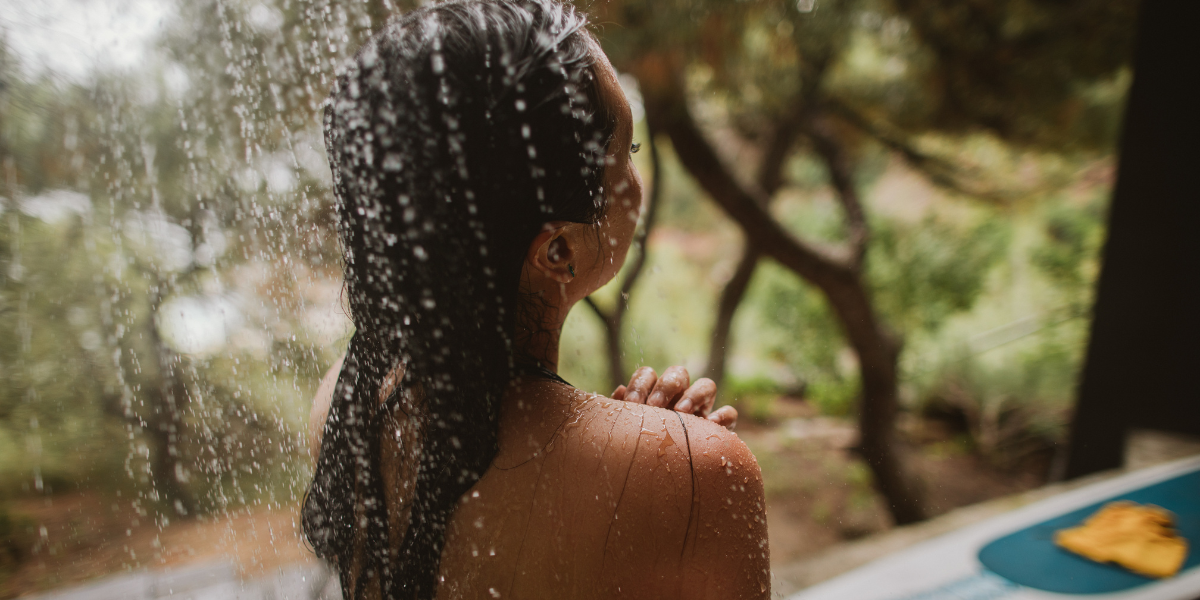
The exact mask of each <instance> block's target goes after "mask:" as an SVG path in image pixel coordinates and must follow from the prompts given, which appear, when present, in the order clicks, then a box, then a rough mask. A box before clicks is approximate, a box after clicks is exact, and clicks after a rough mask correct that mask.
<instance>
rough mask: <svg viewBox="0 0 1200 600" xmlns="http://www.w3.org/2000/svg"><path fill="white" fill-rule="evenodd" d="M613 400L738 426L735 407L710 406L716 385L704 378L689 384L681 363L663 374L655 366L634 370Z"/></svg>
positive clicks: (613, 394)
mask: <svg viewBox="0 0 1200 600" xmlns="http://www.w3.org/2000/svg"><path fill="white" fill-rule="evenodd" d="M689 384H690V385H689ZM612 399H613V400H623V401H625V402H637V403H638V404H649V405H650V406H657V407H659V408H666V409H673V410H676V411H679V412H682V413H689V414H694V415H696V416H698V417H703V418H706V419H708V420H710V421H712V422H714V423H717V424H719V425H721V426H722V427H725V428H727V429H730V430H732V429H733V428H734V427H736V426H737V417H738V414H737V409H736V408H734V407H732V406H722V407H721V408H719V409H718V410H716V411H713V409H712V408H713V403H714V402H716V400H717V384H715V383H713V380H711V379H709V378H707V377H701V378H700V379H697V380H696V383H691V378H690V377H689V376H688V372H687V369H685V368H683V367H680V366H674V367H671V368H669V369H667V370H666V371H663V374H662V377H659V376H658V374H657V373H655V372H654V369H651V368H650V367H642V368H640V369H638V370H637V371H634V373H633V377H631V378H629V385H622V386H620V387H618V388H617V389H616V390H615V391H614V392H613V393H612Z"/></svg>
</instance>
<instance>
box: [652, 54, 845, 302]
mask: <svg viewBox="0 0 1200 600" xmlns="http://www.w3.org/2000/svg"><path fill="white" fill-rule="evenodd" d="M640 80H641V82H642V89H643V95H644V98H645V100H646V102H645V106H646V118H647V119H648V120H649V122H651V123H654V125H655V127H656V128H657V129H659V130H661V131H663V132H664V133H666V134H667V135H668V136H669V137H670V138H671V142H672V144H673V145H674V148H675V153H676V155H678V156H679V160H680V162H682V163H683V164H684V166H685V167H686V168H687V170H688V172H690V173H691V174H692V175H693V177H695V178H696V181H697V183H699V184H700V187H701V188H703V189H704V190H705V191H706V192H708V194H709V196H710V197H712V198H713V200H715V201H716V202H717V204H718V205H719V206H720V207H721V208H722V210H724V211H725V213H726V214H728V215H729V216H730V217H731V218H732V219H733V220H734V221H736V222H737V223H738V224H739V225H741V226H742V228H743V229H744V230H745V231H746V232H749V233H750V234H751V235H753V236H754V237H755V238H756V243H757V244H758V246H759V247H760V248H761V249H762V251H763V253H764V254H767V255H769V256H771V257H772V258H774V259H776V260H778V261H779V262H780V263H783V264H784V265H785V266H787V267H788V268H790V269H792V270H794V271H796V272H797V273H799V274H801V275H802V276H804V277H806V278H811V279H823V280H832V279H838V280H845V279H847V278H852V277H853V273H852V269H851V265H850V264H849V263H848V262H847V261H844V260H839V259H838V258H837V257H836V256H835V255H834V253H832V252H829V251H826V250H823V249H819V248H817V247H815V246H812V245H810V244H808V243H806V242H804V241H802V240H799V239H797V238H796V237H794V236H793V235H792V234H790V233H789V232H788V231H787V230H785V229H784V228H783V227H782V226H781V225H780V224H779V223H778V222H777V221H775V219H774V217H772V216H771V214H770V213H769V212H767V209H766V206H767V200H768V198H767V196H766V194H765V193H764V192H763V191H762V190H760V189H758V188H757V187H755V188H749V187H746V186H743V185H742V184H741V183H740V182H738V181H737V180H736V178H734V176H733V174H732V172H731V171H730V170H729V168H728V167H727V166H726V165H725V164H724V163H723V162H722V160H721V158H720V157H718V156H717V154H716V152H715V150H714V149H713V147H712V145H711V144H710V143H709V142H708V140H707V139H705V137H704V135H703V134H702V133H701V132H700V130H699V128H698V127H697V125H696V122H695V120H694V119H693V118H692V115H691V113H690V111H689V110H688V108H687V104H686V102H685V101H684V99H683V97H682V96H681V95H680V92H681V91H682V83H678V84H675V85H671V84H665V85H664V83H665V80H664V79H657V78H654V77H647V76H644V75H643V76H642V77H640Z"/></svg>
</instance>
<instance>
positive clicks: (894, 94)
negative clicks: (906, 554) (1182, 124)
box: [601, 0, 1136, 523]
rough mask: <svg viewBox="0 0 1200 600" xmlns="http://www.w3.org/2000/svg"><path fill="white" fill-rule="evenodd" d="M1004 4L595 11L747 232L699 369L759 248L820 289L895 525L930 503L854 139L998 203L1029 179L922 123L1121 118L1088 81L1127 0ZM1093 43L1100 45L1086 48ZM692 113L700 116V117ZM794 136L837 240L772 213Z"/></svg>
mask: <svg viewBox="0 0 1200 600" xmlns="http://www.w3.org/2000/svg"><path fill="white" fill-rule="evenodd" d="M818 4H819V5H818ZM1001 4H1002V5H1003V6H997V7H991V6H990V5H989V6H988V7H982V5H980V6H975V5H963V4H961V3H955V2H950V1H946V2H939V1H936V0H932V1H928V2H921V1H916V0H914V1H908V2H905V1H897V2H895V3H894V4H892V3H887V2H869V1H860V2H840V3H813V2H800V3H798V4H796V5H794V6H792V5H787V4H785V5H779V4H776V3H767V2H741V3H736V4H729V3H715V2H713V3H710V2H689V3H683V2H675V3H661V2H658V3H654V5H653V7H651V6H650V5H649V4H644V3H640V2H633V1H626V2H614V3H610V4H606V5H605V6H604V7H603V13H602V14H603V17H602V19H601V20H602V21H605V20H612V21H616V22H618V23H620V24H621V25H622V26H623V27H622V28H620V29H617V28H613V29H612V30H611V31H612V34H611V35H609V36H607V37H606V43H607V44H608V46H607V47H608V48H609V50H610V54H611V55H613V56H614V57H615V61H616V64H618V66H619V68H621V69H623V70H627V71H630V72H632V73H634V74H635V75H636V76H637V78H638V80H639V83H640V85H641V89H642V94H643V96H644V98H645V105H646V113H647V119H648V122H649V123H650V125H651V126H652V128H653V129H654V130H656V131H659V132H661V133H662V134H663V135H665V136H667V137H668V138H669V139H670V140H671V142H672V145H673V147H674V148H675V151H676V154H677V155H678V156H679V159H680V161H681V162H682V163H683V165H684V167H685V168H686V169H687V170H688V171H689V172H690V173H691V175H692V177H693V178H694V179H695V180H696V181H697V182H698V183H699V184H700V186H701V187H702V188H703V189H704V190H705V192H707V194H708V195H709V196H710V197H711V198H712V200H713V201H714V202H716V203H717V204H718V205H719V206H720V207H721V208H722V209H723V210H724V211H725V213H726V214H727V215H729V217H730V218H731V219H733V220H734V221H735V222H736V223H737V224H738V225H739V226H740V227H741V228H742V230H743V232H744V234H745V240H746V242H745V245H744V248H743V258H742V260H741V262H740V264H739V266H738V269H737V270H736V271H735V273H734V276H733V277H732V279H731V280H730V282H729V283H728V284H727V286H726V288H725V290H724V291H723V293H722V295H721V301H720V305H719V309H718V315H717V321H716V326H715V327H714V334H713V346H712V350H711V352H710V362H709V373H708V374H709V376H710V377H713V378H714V379H720V378H721V376H722V373H723V371H724V355H725V348H726V347H727V345H728V336H729V324H730V321H731V319H732V315H733V313H734V312H735V311H736V308H737V305H738V304H739V303H740V301H741V298H742V296H743V294H744V291H745V289H746V286H747V285H748V282H749V281H750V279H751V277H752V275H753V272H754V269H755V266H756V265H757V264H758V262H759V259H760V258H761V257H770V258H772V259H774V260H776V261H778V262H779V263H780V264H781V265H783V266H784V267H786V268H787V269H789V270H791V271H793V272H795V273H796V274H798V275H799V276H801V277H803V278H804V279H805V280H806V281H808V282H810V283H811V284H813V285H814V286H816V287H817V288H819V289H820V290H821V291H822V292H823V294H824V295H825V297H826V299H827V300H828V302H829V304H830V306H831V308H832V309H833V312H834V313H835V314H836V315H837V317H838V320H839V322H840V324H841V327H842V330H843V333H844V334H845V336H846V339H847V342H848V344H849V346H850V347H851V348H852V349H853V351H854V353H855V355H856V356H857V358H858V365H859V373H860V381H861V388H860V389H861V404H860V409H859V428H860V434H861V438H860V443H859V450H860V452H861V454H862V456H863V458H864V459H865V460H866V462H867V464H868V465H869V466H870V467H871V469H872V472H873V473H874V476H875V484H876V486H877V488H878V489H879V491H880V493H881V494H882V495H883V496H884V497H885V498H886V500H887V503H888V504H889V507H890V509H891V512H892V515H893V518H894V520H895V521H896V522H897V523H909V522H913V521H917V520H920V519H922V518H924V517H925V516H926V515H927V510H926V508H925V506H924V502H923V500H922V494H921V491H920V485H919V483H918V482H917V481H916V479H915V478H914V477H913V476H912V475H911V474H910V473H908V472H907V470H906V468H905V466H904V464H905V463H904V461H903V459H902V458H901V456H900V455H899V454H898V452H897V448H898V444H897V440H896V437H895V432H894V420H895V415H896V412H897V410H898V399H897V384H896V382H897V359H898V356H899V353H900V350H901V346H902V342H901V336H900V335H899V333H898V332H896V331H895V330H894V329H893V328H892V327H890V326H889V325H888V324H887V322H886V321H885V319H884V318H883V316H882V315H881V314H880V312H879V310H878V309H877V308H876V304H875V301H874V299H873V298H872V293H871V285H870V283H869V281H868V280H867V279H866V277H867V270H866V268H865V264H864V261H865V258H866V256H867V249H868V248H869V246H870V243H871V229H870V226H869V219H868V218H867V215H866V214H865V210H864V207H863V203H862V201H861V198H860V197H861V192H860V191H859V184H858V182H857V181H856V177H855V168H854V154H855V150H856V148H857V147H858V146H859V145H860V144H861V143H862V141H863V140H864V138H866V139H874V140H875V141H876V142H878V143H881V144H882V145H884V146H885V147H887V148H889V149H892V150H893V151H896V152H897V153H898V154H900V155H901V156H902V157H903V158H905V159H906V160H907V161H908V162H909V164H910V165H911V166H913V167H914V168H916V169H917V170H919V171H921V172H923V173H925V174H926V175H927V176H928V177H929V179H930V180H931V181H932V182H934V183H935V184H938V185H941V186H943V187H948V188H950V189H952V190H954V191H956V192H959V193H963V192H965V193H967V194H969V195H973V196H975V197H980V198H984V199H990V200H997V199H1005V198H1009V197H1012V196H1016V195H1019V194H1021V192H1022V191H1023V190H1020V189H1015V190H1014V189H1011V188H1009V189H1003V188H1001V189H999V190H997V189H995V188H996V186H989V185H987V182H986V181H982V182H981V181H980V179H981V177H980V175H981V173H980V171H979V169H978V168H977V167H978V165H973V164H970V163H966V162H964V161H961V160H956V159H954V158H953V157H949V156H942V155H938V154H937V153H936V152H931V151H930V150H928V149H926V148H923V147H922V145H921V137H920V136H921V135H922V134H926V133H938V134H943V135H947V134H948V135H966V134H972V133H976V132H980V131H986V132H987V133H988V134H989V135H992V136H996V137H999V138H1001V139H1003V140H1005V141H1006V142H1007V143H1010V144H1013V145H1014V146H1015V147H1039V148H1058V149H1062V148H1067V149H1070V148H1079V147H1083V148H1087V147H1095V146H1096V145H1102V144H1104V143H1107V142H1110V141H1111V139H1112V136H1111V131H1113V130H1114V129H1115V128H1113V127H1109V128H1108V129H1103V128H1097V127H1095V124H1096V123H1098V122H1100V123H1112V122H1115V119H1114V117H1113V115H1114V113H1115V112H1116V111H1115V110H1114V108H1119V104H1120V102H1119V99H1118V100H1117V101H1115V102H1114V101H1112V98H1111V97H1107V96H1105V95H1104V94H1103V93H1097V90H1101V89H1104V87H1105V86H1111V85H1113V83H1112V82H1113V81H1114V80H1118V79H1119V76H1120V72H1121V69H1122V68H1123V66H1124V65H1125V61H1126V60H1127V57H1128V47H1129V36H1130V33H1131V32H1130V30H1129V28H1128V21H1127V20H1126V19H1127V18H1128V16H1129V14H1130V12H1131V11H1132V10H1134V7H1135V6H1136V5H1135V3H1133V2H1125V3H1116V4H1114V3H1100V2H1091V1H1080V2H1075V3H1068V4H1064V3H1057V2H1054V3H1052V2H1038V3H1028V2H1020V3H1018V2H1015V1H1014V2H1006V3H1001ZM814 8H815V9H814ZM1097 43H1103V44H1105V48H1106V51H1105V52H1100V53H1089V52H1087V51H1086V50H1085V48H1088V47H1089V44H1097ZM864 54H866V55H868V56H867V59H864V57H863V55H864ZM872 54H873V55H874V56H870V55H872ZM871 58H873V59H874V60H868V59H871ZM889 61H892V62H890V63H889ZM897 61H898V62H897ZM864 64H865V65H866V66H865V67H864V66H863V65H864ZM897 72H898V73H902V74H904V76H903V77H898V76H896V73H897ZM1014 99H1018V100H1014ZM698 110H703V111H704V114H705V115H706V116H707V118H706V119H698V118H697V116H696V114H697V111H698ZM714 115H719V116H716V117H715V118H714ZM706 129H707V131H706ZM1081 131H1086V133H1087V135H1080V132H1081ZM717 140H721V141H724V142H729V141H733V142H734V143H738V144H743V145H748V146H751V147H754V148H756V149H757V155H758V156H759V160H758V167H757V172H756V173H754V174H753V175H750V174H748V173H746V171H747V169H745V168H739V165H737V164H735V163H732V162H731V161H730V160H728V159H727V158H726V157H724V156H722V153H721V152H720V151H719V150H718V147H719V146H720V145H722V143H721V141H717ZM798 142H802V143H798ZM797 150H799V151H802V152H810V153H812V154H813V155H815V156H816V157H817V158H818V159H819V160H820V161H821V163H822V164H823V165H824V167H825V170H826V173H827V176H828V180H829V185H830V186H831V187H832V188H833V190H834V193H835V197H836V198H837V200H838V201H839V203H840V205H841V207H842V212H843V215H844V227H843V235H842V239H841V242H840V244H837V245H836V246H833V247H831V246H830V245H829V244H828V243H823V242H822V241H814V240H804V239H800V238H797V237H796V236H795V235H793V234H792V233H791V232H789V231H788V230H786V229H785V228H784V227H783V226H782V225H781V224H780V223H779V222H778V221H777V220H776V219H775V218H774V217H773V216H772V214H771V212H770V209H769V205H770V200H771V198H772V196H773V195H774V194H775V193H776V192H777V190H778V189H779V188H780V187H781V186H782V185H785V184H786V181H785V172H786V171H785V169H784V167H785V166H786V164H787V161H788V159H789V157H790V156H792V155H793V154H794V153H795V152H796V151H797Z"/></svg>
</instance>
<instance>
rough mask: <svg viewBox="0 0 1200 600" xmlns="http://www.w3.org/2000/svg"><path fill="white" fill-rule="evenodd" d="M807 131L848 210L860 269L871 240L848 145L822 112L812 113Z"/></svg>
mask: <svg viewBox="0 0 1200 600" xmlns="http://www.w3.org/2000/svg"><path fill="white" fill-rule="evenodd" d="M804 130H805V133H807V134H808V138H809V139H810V140H812V142H813V147H814V148H815V149H816V151H817V154H818V155H820V156H821V159H822V160H824V161H825V167H826V169H827V170H828V171H829V182H830V184H831V185H832V186H833V189H834V191H835V192H836V196H837V199H838V202H840V203H841V205H842V210H843V211H844V212H845V213H846V227H847V233H848V235H847V238H848V239H847V242H848V244H849V246H850V263H851V265H853V268H854V269H855V270H857V269H858V268H859V267H861V266H862V261H863V256H864V255H865V254H866V252H867V243H868V242H869V241H870V235H871V233H870V230H869V229H868V228H867V217H866V214H865V213H864V212H863V207H862V200H861V199H860V198H859V197H858V186H856V185H854V171H853V169H852V167H851V166H850V159H849V157H847V156H846V150H845V147H844V146H843V145H842V142H841V140H839V139H838V138H837V133H836V132H834V131H833V127H832V124H831V123H830V122H829V119H828V117H826V116H825V115H824V114H822V113H820V112H809V114H808V118H807V119H806V120H805V123H804Z"/></svg>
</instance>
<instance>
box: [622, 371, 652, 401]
mask: <svg viewBox="0 0 1200 600" xmlns="http://www.w3.org/2000/svg"><path fill="white" fill-rule="evenodd" d="M655 383H658V373H655V372H654V369H651V368H650V367H642V368H640V369H638V370H636V371H634V372H633V377H631V378H630V379H629V387H628V388H627V389H626V392H625V401H626V402H637V403H639V404H645V403H646V398H648V397H650V390H652V389H654V384H655Z"/></svg>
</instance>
